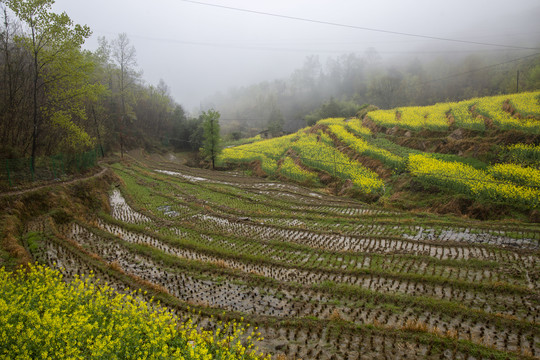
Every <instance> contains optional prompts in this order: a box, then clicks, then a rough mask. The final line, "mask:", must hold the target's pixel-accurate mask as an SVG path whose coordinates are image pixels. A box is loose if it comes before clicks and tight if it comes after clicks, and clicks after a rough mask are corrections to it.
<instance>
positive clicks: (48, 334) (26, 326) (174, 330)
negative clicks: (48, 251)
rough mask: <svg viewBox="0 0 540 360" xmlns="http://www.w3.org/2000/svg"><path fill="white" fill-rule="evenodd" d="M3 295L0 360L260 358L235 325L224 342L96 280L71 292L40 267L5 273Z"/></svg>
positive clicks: (0, 278)
mask: <svg viewBox="0 0 540 360" xmlns="http://www.w3.org/2000/svg"><path fill="white" fill-rule="evenodd" d="M0 288H1V290H2V291H1V292H0V293H1V298H0V299H1V300H2V301H1V307H0V319H1V320H2V324H4V326H2V329H1V330H0V334H1V335H0V343H1V344H2V346H1V347H0V356H1V357H2V358H10V359H14V358H17V359H36V358H54V359H73V358H85V359H103V358H122V359H165V358H176V359H208V358H216V357H219V358H222V359H262V358H263V355H260V354H257V351H256V350H254V349H252V345H251V344H249V345H247V347H246V346H244V345H245V342H243V341H242V340H241V339H240V336H241V335H242V334H243V332H244V329H243V328H242V327H238V326H237V325H236V324H226V325H224V326H222V328H221V331H222V332H224V333H223V334H222V335H220V332H219V331H216V332H211V331H200V330H197V329H196V327H194V326H193V323H192V322H191V320H189V319H184V321H182V322H181V323H178V320H177V318H176V317H175V316H174V315H173V314H172V313H171V312H170V311H168V310H167V309H164V308H162V307H160V306H159V304H158V306H157V307H156V305H155V304H153V303H152V302H146V301H144V300H143V299H141V297H140V296H139V294H140V293H135V292H132V293H128V294H119V293H117V292H115V291H113V289H112V288H111V287H109V286H107V285H105V284H99V285H98V284H96V283H95V282H94V281H93V275H91V274H89V276H86V277H75V278H74V279H73V280H72V281H71V282H70V283H68V284H66V283H65V282H63V279H62V275H61V274H60V272H59V271H58V270H53V269H51V268H48V267H45V266H42V265H30V266H29V268H28V269H27V270H25V269H20V270H18V271H16V272H15V273H11V272H7V271H5V270H4V269H3V268H0ZM66 314H69V316H67V315H66ZM230 330H233V332H231V331H230ZM227 333H228V334H229V335H232V336H231V338H230V339H227V335H226V334H227ZM229 344H233V346H229ZM266 358H267V359H269V357H266Z"/></svg>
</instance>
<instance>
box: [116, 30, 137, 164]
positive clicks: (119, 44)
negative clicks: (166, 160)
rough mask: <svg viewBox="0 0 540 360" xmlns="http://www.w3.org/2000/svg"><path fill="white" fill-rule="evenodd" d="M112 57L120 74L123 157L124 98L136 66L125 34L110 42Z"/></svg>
mask: <svg viewBox="0 0 540 360" xmlns="http://www.w3.org/2000/svg"><path fill="white" fill-rule="evenodd" d="M112 57H113V59H114V60H115V61H116V63H117V64H118V67H119V68H120V72H119V74H118V77H119V91H120V103H121V106H122V109H121V115H120V152H121V155H122V157H123V156H124V126H125V125H124V123H125V121H126V120H127V112H128V111H127V106H126V96H127V92H128V89H129V87H130V85H131V84H132V83H133V79H134V76H133V75H136V74H137V73H136V72H135V66H137V60H136V52H135V47H134V46H133V45H130V41H129V38H128V37H127V34H126V33H121V34H119V35H118V37H117V38H116V39H114V40H113V41H112Z"/></svg>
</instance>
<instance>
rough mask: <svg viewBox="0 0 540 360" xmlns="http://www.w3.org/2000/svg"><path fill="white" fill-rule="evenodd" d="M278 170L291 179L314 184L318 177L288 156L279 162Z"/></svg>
mask: <svg viewBox="0 0 540 360" xmlns="http://www.w3.org/2000/svg"><path fill="white" fill-rule="evenodd" d="M279 172H280V173H281V174H282V175H283V176H286V177H288V178H289V179H293V180H295V181H298V182H300V183H311V184H314V183H317V182H318V179H319V178H318V177H317V175H316V174H315V173H313V172H311V171H308V170H305V169H303V168H301V167H300V166H298V165H296V163H295V162H294V160H293V159H291V158H290V157H289V156H286V157H285V159H284V160H283V162H282V163H281V166H280V167H279Z"/></svg>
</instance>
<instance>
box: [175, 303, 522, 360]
mask: <svg viewBox="0 0 540 360" xmlns="http://www.w3.org/2000/svg"><path fill="white" fill-rule="evenodd" d="M165 302H169V303H170V302H171V298H170V296H169V297H166V298H165ZM172 302H174V301H172ZM202 309H203V310H202V311H205V310H204V308H202ZM227 314H232V313H231V312H228V313H227ZM227 316H230V315H227ZM258 318H259V322H260V321H261V320H260V317H258ZM309 319H310V320H308V318H306V320H303V321H302V322H301V323H292V324H293V325H292V326H291V325H289V326H287V322H285V321H284V322H282V323H276V322H273V323H274V325H273V326H272V325H264V323H263V324H262V325H261V332H263V333H266V334H267V335H268V336H269V337H274V338H275V340H277V338H278V337H279V338H280V339H286V340H287V341H291V343H297V344H299V345H298V346H294V345H293V346H292V347H289V346H287V347H285V348H284V350H285V353H286V354H287V355H289V356H302V357H306V356H307V357H309V358H316V359H328V358H331V356H334V357H333V358H337V359H342V358H343V357H342V355H336V352H335V350H334V351H332V350H330V351H326V350H324V349H336V347H337V346H339V347H340V348H341V347H342V346H341V343H342V342H344V345H345V346H343V350H344V351H346V352H345V354H350V353H352V352H354V353H357V354H360V353H361V354H374V355H375V354H387V353H389V352H390V348H388V349H385V348H384V346H383V347H382V348H380V347H377V346H372V345H368V344H369V343H370V342H373V341H374V340H376V339H377V338H378V337H377V336H378V334H380V335H381V336H383V338H384V336H386V334H391V337H392V338H393V340H394V341H395V342H397V343H402V342H404V343H405V344H406V343H407V341H408V335H409V334H410V333H409V332H408V331H395V332H392V330H389V329H384V330H383V331H381V330H379V329H377V328H363V327H362V328H359V327H354V328H351V327H350V326H348V325H347V323H340V326H339V328H340V334H341V336H339V337H337V336H336V335H335V333H333V332H331V333H328V334H327V335H325V336H321V335H322V334H321V332H320V330H319V329H321V327H320V325H321V323H323V324H325V323H327V324H329V326H332V322H327V321H325V320H322V319H321V320H320V321H318V320H317V321H316V320H315V319H313V318H309ZM255 321H257V320H255ZM263 321H264V320H263ZM274 326H275V327H274ZM281 329H283V331H284V332H282V331H281ZM325 332H326V331H325ZM371 334H373V335H371ZM283 335H286V336H285V337H281V336H283ZM427 335H428V338H427V339H426V340H428V339H429V340H431V341H432V340H434V339H439V337H438V336H433V335H431V336H430V335H429V334H427ZM365 336H367V338H366V337H365ZM372 336H376V337H375V339H374V338H373V337H372ZM275 340H274V341H275ZM295 340H300V342H297V341H295ZM426 340H423V341H421V342H420V344H425V343H426ZM366 341H367V342H366ZM410 341H412V344H415V343H418V340H415V339H414V337H413V338H412V339H410ZM446 341H448V340H446ZM359 344H360V346H359ZM450 344H457V345H458V347H459V352H460V353H461V352H463V351H465V352H466V353H475V354H476V356H477V357H479V358H483V357H485V356H489V354H498V353H499V352H497V351H496V350H487V349H486V348H483V347H481V346H480V347H478V346H476V345H473V346H472V348H470V347H471V345H466V344H467V342H459V341H458V342H456V341H455V340H451V339H450V343H449V344H444V343H443V344H437V343H435V346H434V345H430V346H428V349H427V354H431V353H433V352H434V353H435V354H437V355H438V353H439V352H440V351H442V350H440V349H445V348H446V347H448V346H450ZM452 346H453V345H452ZM416 347H417V348H418V346H416ZM439 347H441V348H439ZM360 351H361V352H360ZM387 351H388V352H387ZM430 351H431V352H430ZM471 351H472V352H471ZM486 351H487V352H486ZM338 354H339V353H338ZM414 354H415V355H414V356H415V357H416V356H421V357H422V358H431V357H429V356H428V357H426V356H425V354H426V352H425V351H422V352H421V353H416V352H415V353H414ZM509 354H510V356H511V354H512V353H509ZM409 355H411V353H410V352H409ZM397 356H398V358H399V357H402V356H403V354H402V353H399V354H398V355H397Z"/></svg>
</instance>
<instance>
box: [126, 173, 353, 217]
mask: <svg viewBox="0 0 540 360" xmlns="http://www.w3.org/2000/svg"><path fill="white" fill-rule="evenodd" d="M124 170H125V171H119V172H118V175H119V176H121V177H122V178H123V179H124V178H126V177H132V179H131V180H130V184H131V185H130V186H133V187H134V188H140V187H144V186H145V185H144V184H145V183H152V184H153V189H155V190H159V191H160V196H158V197H157V199H163V198H167V201H166V202H164V203H161V204H159V203H155V204H154V209H157V208H160V207H162V206H163V205H167V204H169V202H170V201H171V199H172V198H179V197H182V198H184V199H185V201H188V200H189V199H193V198H196V199H197V202H195V203H196V204H200V205H199V209H200V208H201V207H208V206H210V207H211V208H212V209H213V210H215V211H221V212H225V213H227V212H232V213H234V214H235V215H237V216H250V217H254V216H256V217H267V216H272V217H281V218H285V219H290V218H292V217H302V214H299V210H302V213H303V215H304V216H308V217H314V218H316V219H318V220H319V221H322V222H324V220H325V219H326V215H329V214H330V215H331V214H333V213H335V212H336V211H339V212H340V213H341V212H343V210H342V209H347V208H348V207H349V204H348V203H347V204H345V205H339V207H338V206H337V205H336V208H331V209H321V208H320V201H317V202H316V203H314V205H313V206H309V205H306V204H303V203H301V202H297V201H295V200H294V199H295V197H294V196H293V195H291V196H287V197H286V201H284V200H283V199H282V198H276V197H275V196H271V195H272V193H265V194H261V193H260V192H259V191H244V190H241V189H239V188H237V187H235V186H232V185H229V184H218V183H212V182H190V181H185V180H183V179H182V178H178V177H175V176H172V177H171V176H167V175H162V174H156V173H150V172H147V171H144V172H142V171H140V172H139V171H135V167H131V169H129V170H127V169H124ZM126 171H128V172H129V174H128V172H126ZM136 191H137V192H138V191H141V190H140V189H138V190H136ZM144 191H148V189H144ZM281 193H283V191H281ZM284 194H286V195H287V194H289V193H284ZM314 195H317V194H314ZM193 203H194V202H193V201H192V202H191V204H192V205H193ZM192 207H193V206H192ZM361 208H362V209H363V207H361ZM158 210H159V209H158ZM160 213H162V214H163V212H162V211H161V212H160V211H156V212H154V214H155V215H159V214H160ZM169 214H170V213H169ZM342 216H343V217H345V216H347V214H342Z"/></svg>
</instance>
